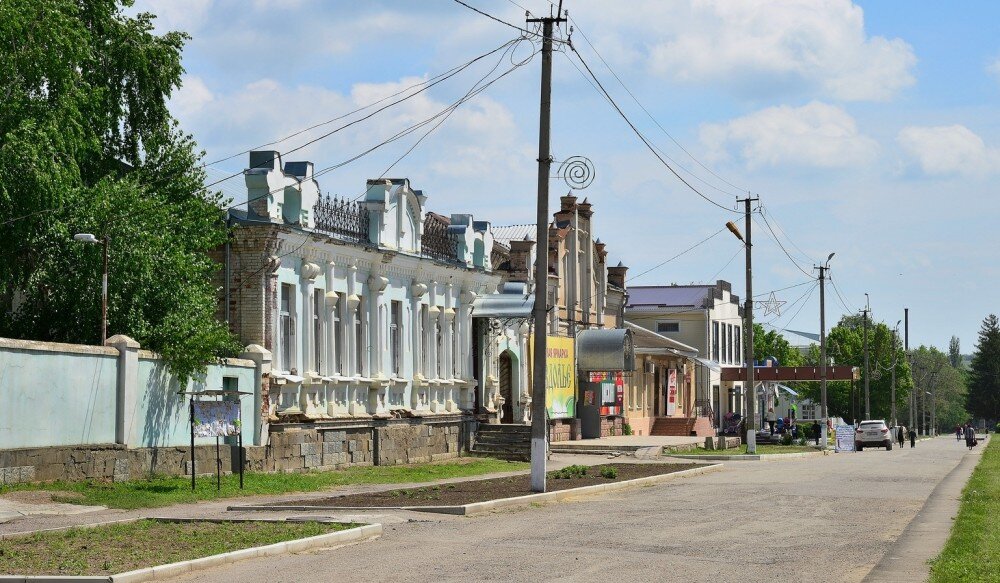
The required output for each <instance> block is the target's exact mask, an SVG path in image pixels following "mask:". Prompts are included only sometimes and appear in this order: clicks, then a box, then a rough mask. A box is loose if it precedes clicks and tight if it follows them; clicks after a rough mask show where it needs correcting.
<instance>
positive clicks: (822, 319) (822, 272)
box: [818, 253, 836, 449]
mask: <svg viewBox="0 0 1000 583" xmlns="http://www.w3.org/2000/svg"><path fill="white" fill-rule="evenodd" d="M834 255H836V253H831V254H830V255H829V256H828V257H827V258H826V262H825V263H823V264H822V265H820V266H819V268H818V269H819V360H820V362H819V379H820V380H819V386H820V400H821V401H822V403H821V412H820V416H821V417H823V427H821V428H820V434H821V437H822V440H823V449H826V444H827V439H828V437H827V428H828V426H829V424H830V416H829V414H828V413H827V410H826V365H827V361H826V292H825V285H824V282H825V281H826V272H827V270H828V269H830V260H831V259H833V256H834Z"/></svg>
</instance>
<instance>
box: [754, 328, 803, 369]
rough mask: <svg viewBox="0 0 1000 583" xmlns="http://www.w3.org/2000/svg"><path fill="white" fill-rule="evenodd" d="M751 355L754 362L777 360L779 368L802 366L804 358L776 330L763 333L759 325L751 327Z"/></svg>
mask: <svg viewBox="0 0 1000 583" xmlns="http://www.w3.org/2000/svg"><path fill="white" fill-rule="evenodd" d="M753 355H754V358H755V359H756V360H764V359H765V358H768V357H774V358H777V359H778V364H780V365H781V366H802V365H804V364H805V358H804V357H803V356H802V353H801V352H799V351H798V349H796V348H794V347H793V346H792V345H791V344H789V343H788V340H786V339H785V337H784V336H782V334H781V332H779V331H777V330H768V331H766V332H765V331H764V327H763V326H761V325H760V324H754V325H753Z"/></svg>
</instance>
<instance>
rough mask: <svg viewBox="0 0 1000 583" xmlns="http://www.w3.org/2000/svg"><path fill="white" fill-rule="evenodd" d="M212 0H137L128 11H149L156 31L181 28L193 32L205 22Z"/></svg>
mask: <svg viewBox="0 0 1000 583" xmlns="http://www.w3.org/2000/svg"><path fill="white" fill-rule="evenodd" d="M213 4H214V1H213V0H139V1H138V2H136V3H135V5H134V6H133V8H132V9H131V10H130V12H151V13H153V14H155V15H156V20H154V21H153V23H154V25H155V26H156V29H157V31H159V32H163V31H167V30H183V31H185V32H187V33H194V32H196V31H198V30H200V29H201V28H202V27H203V26H204V25H205V24H206V23H207V20H208V19H207V18H206V15H207V14H208V11H209V9H210V8H212V5H213Z"/></svg>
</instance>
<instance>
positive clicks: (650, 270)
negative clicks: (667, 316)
mask: <svg viewBox="0 0 1000 583" xmlns="http://www.w3.org/2000/svg"><path fill="white" fill-rule="evenodd" d="M725 230H726V228H725V227H723V228H721V229H719V230H718V231H716V232H714V233H712V234H711V235H709V236H708V237H705V238H704V239H702V240H701V241H698V242H697V243H695V244H694V245H692V246H690V247H688V248H687V249H685V250H683V251H681V252H680V253H678V254H677V255H674V256H673V257H671V258H670V259H667V260H666V261H664V262H663V263H660V264H658V265H655V266H653V267H650V268H649V269H647V270H646V271H643V272H642V273H640V274H638V275H633V276H632V277H630V278H628V279H627V280H625V281H633V280H636V279H639V278H640V277H642V276H644V275H646V274H648V273H650V272H652V271H656V270H657V269H659V268H661V267H663V266H664V265H666V264H668V263H670V262H671V261H673V260H674V259H677V258H678V257H681V256H682V255H686V254H687V253H689V252H691V251H693V250H695V249H697V248H698V247H700V246H701V245H703V244H705V243H707V242H708V241H710V240H711V239H714V238H715V237H717V236H718V235H719V233H722V232H723V231H725ZM587 299H589V298H587Z"/></svg>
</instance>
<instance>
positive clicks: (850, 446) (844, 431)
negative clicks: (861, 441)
mask: <svg viewBox="0 0 1000 583" xmlns="http://www.w3.org/2000/svg"><path fill="white" fill-rule="evenodd" d="M836 436H837V441H836V446H835V447H834V451H854V426H853V425H838V426H837V433H836Z"/></svg>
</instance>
